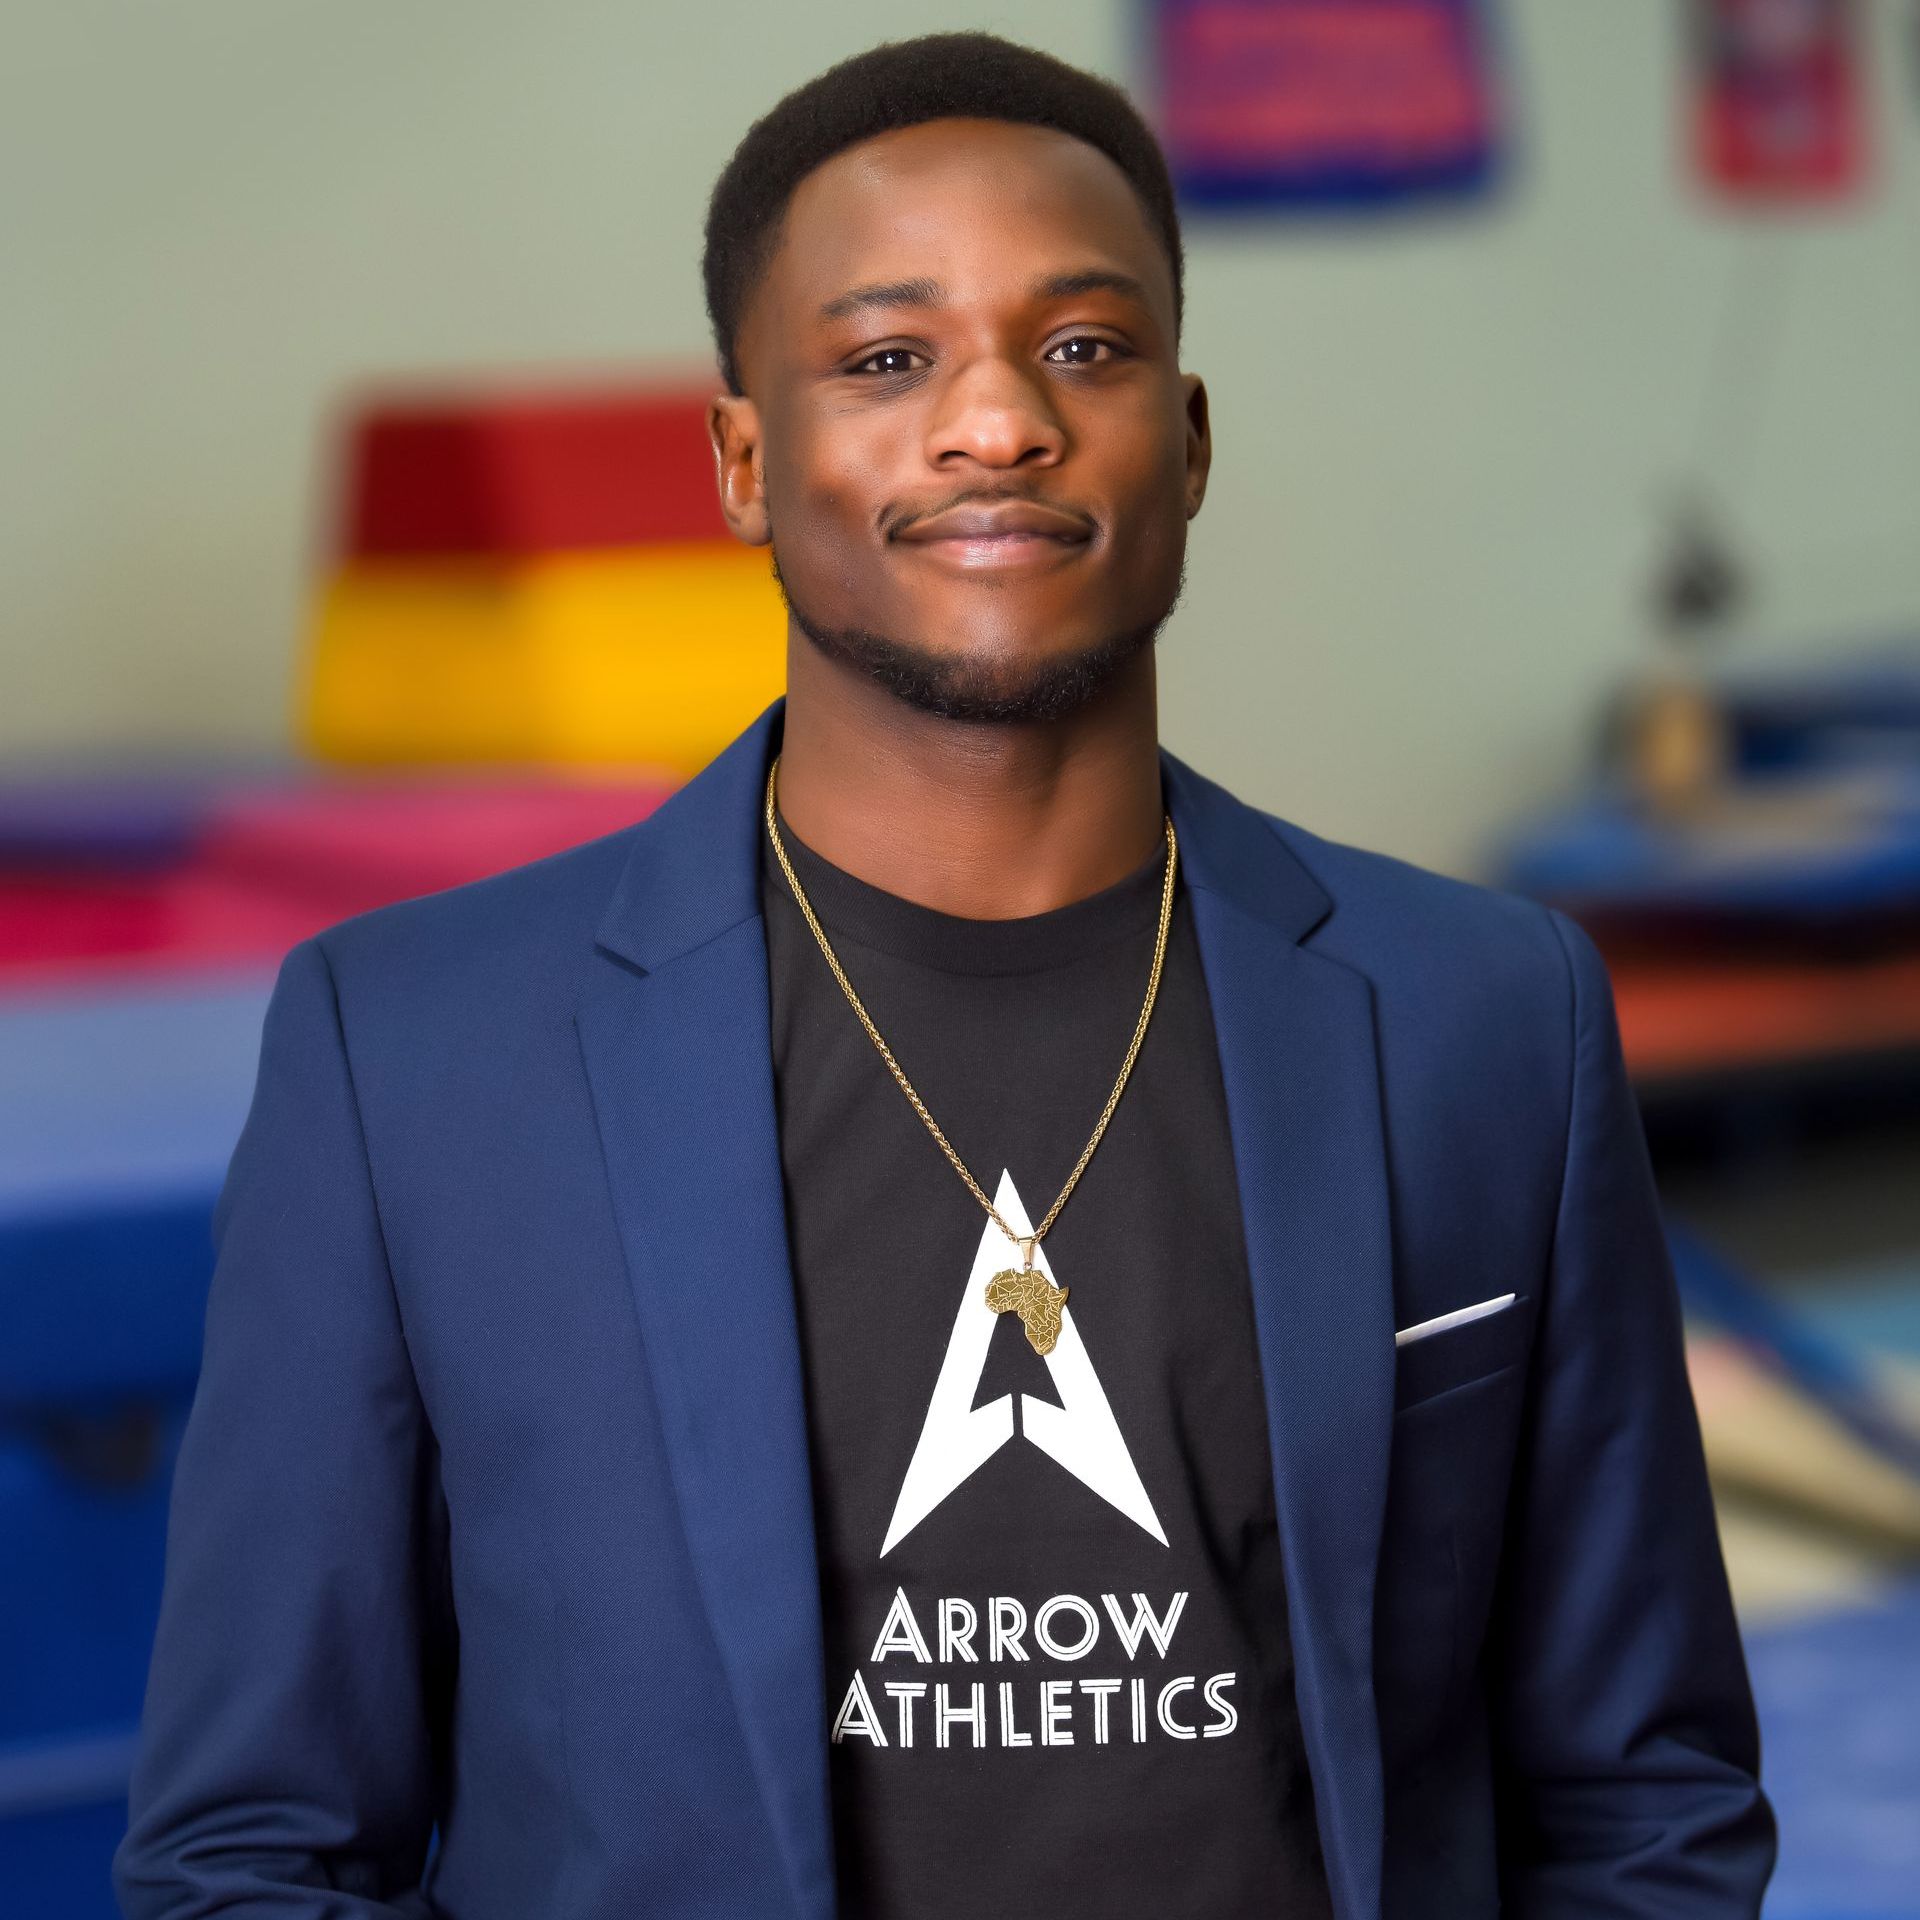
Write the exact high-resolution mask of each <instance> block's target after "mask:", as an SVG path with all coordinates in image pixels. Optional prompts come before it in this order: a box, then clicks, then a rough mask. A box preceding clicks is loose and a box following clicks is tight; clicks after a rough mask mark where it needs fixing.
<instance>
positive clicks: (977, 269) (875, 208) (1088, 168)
mask: <svg viewBox="0 0 1920 1920" xmlns="http://www.w3.org/2000/svg"><path fill="white" fill-rule="evenodd" d="M1099 266H1108V267H1114V268H1117V269H1119V270H1120V271H1122V272H1126V273H1129V274H1131V275H1133V276H1134V277H1135V278H1137V279H1139V280H1140V281H1142V282H1143V283H1144V284H1145V285H1146V286H1147V287H1148V288H1149V289H1150V290H1151V292H1152V295H1153V298H1154V302H1155V305H1156V307H1164V313H1163V314H1162V315H1161V317H1162V319H1163V321H1164V324H1165V326H1166V329H1167V333H1168V337H1169V338H1171V336H1172V330H1173V270H1172V266H1171V264H1170V263H1169V261H1168V260H1167V257H1166V252H1165V249H1164V247H1163V246H1162V244H1161V241H1160V238H1159V235H1158V233H1157V232H1156V231H1155V229H1154V228H1153V226H1152V225H1151V224H1150V223H1149V221H1148V218H1147V214H1146V210H1145V209H1144V208H1143V207H1142V206H1141V204H1140V200H1139V197H1138V196H1137V195H1136V194H1135V192H1134V189H1133V183H1132V182H1131V181H1130V180H1129V179H1128V178H1127V176H1126V175H1125V174H1124V173H1123V172H1122V171H1121V170H1120V168H1119V166H1118V165H1116V164H1115V162H1114V161H1112V160H1111V159H1109V158H1108V156H1107V155H1106V154H1104V153H1102V152H1101V151H1100V150H1099V148H1097V147H1093V146H1089V145H1088V144H1087V143H1086V142H1085V141H1084V140H1079V139H1076V138H1075V137H1074V136H1073V135H1071V134H1067V133H1061V132H1059V131H1058V130H1057V129H1055V128H1052V127H1034V126H1023V125H1016V124H1013V123H1011V122H1008V121H1003V120H975V119H960V118H954V119H947V120H929V121H925V122H923V123H921V124H920V125H917V126H912V127H900V128H897V129H894V130H893V131H890V132H887V133H882V134H876V135H874V136H873V137H872V138H871V139H867V140H862V141H860V142H858V143H857V144H856V145H854V146H851V147H848V148H846V149H845V150H844V151H843V152H840V153H837V154H835V155H834V156H833V158H832V159H830V160H826V161H823V162H822V163H821V164H820V165H819V166H818V167H816V168H815V169H814V170H813V171H812V172H811V173H810V174H808V175H807V176H806V178H805V179H803V180H802V181H801V182H800V184H799V185H798V186H797V187H796V188H795V189H794V192H793V196H792V199H791V200H790V201H789V203H788V206H787V211H786V216H785V219H784V220H783V222H782V225H781V231H780V240H779V244H778V247H777V248H776V250H775V253H774V256H773V259H772V261H771V262H770V263H769V266H768V270H767V274H766V278H765V280H764V282H763V283H762V285H761V287H760V289H759V291H758V293H757V295H756V297H755V299H754V301H753V302H752V306H753V309H754V313H753V317H754V319H755V320H756V321H758V322H759V323H761V325H762V326H764V328H765V329H766V330H767V332H768V334H769V336H770V337H771V336H773V335H774V334H776V333H777V334H779V335H784V336H791V335H793V334H794V333H796V332H798V331H800V330H802V329H808V328H811V327H813V326H815V325H816V324H818V316H819V309H820V308H821V306H822V305H823V304H824V303H825V302H827V301H829V300H831V299H833V298H834V297H835V295H837V294H839V293H843V292H844V291H846V289H847V288H849V287H853V286H858V285H862V284H866V283H869V282H873V281H881V280H894V279H899V278H903V277H911V276H917V275H924V276H927V277H930V278H934V279H938V280H941V281H943V282H946V283H948V284H949V285H950V286H953V287H954V288H955V289H956V291H955V294H954V297H955V298H958V297H960V294H959V292H958V288H959V287H960V285H962V284H967V285H971V286H973V287H975V288H976V289H981V290H984V289H985V288H987V287H988V286H991V285H995V284H1001V283H1004V284H1005V285H1006V286H1007V287H1009V288H1012V287H1015V286H1024V285H1026V284H1027V283H1028V282H1029V281H1030V280H1031V279H1032V278H1033V276H1034V275H1035V274H1036V273H1039V272H1042V271H1045V270H1048V269H1056V268H1073V269H1079V268H1086V267H1099Z"/></svg>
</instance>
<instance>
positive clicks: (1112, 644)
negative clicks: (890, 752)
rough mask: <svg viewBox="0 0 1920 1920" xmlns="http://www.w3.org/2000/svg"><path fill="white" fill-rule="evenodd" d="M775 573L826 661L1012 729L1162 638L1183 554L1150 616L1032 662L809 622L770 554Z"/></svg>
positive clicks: (1060, 709)
mask: <svg viewBox="0 0 1920 1920" xmlns="http://www.w3.org/2000/svg"><path fill="white" fill-rule="evenodd" d="M773 577H774V580H775V581H776V582H777V583H778V585H779V588H780V597H781V599H782V600H784V601H785V602H786V607H787V612H788V613H789V614H790V615H791V616H792V618H793V623H794V625H795V626H797V627H798V628H799V629H800V631H801V632H802V633H804V634H805V635H806V636H807V638H808V639H809V640H810V641H812V643H813V644H814V646H816V647H817V648H818V649H819V650H820V652H821V653H823V654H825V655H826V657H827V658H828V659H829V660H834V661H838V662H839V663H840V664H841V665H842V666H846V667H851V668H852V669H853V670H854V671H855V672H857V673H860V674H864V675H865V676H866V678H868V679H869V680H871V681H873V682H874V684H875V685H877V686H880V687H883V688H885V690H886V691H887V692H888V693H890V694H892V695H893V696H894V698H895V699H897V700H904V701H905V702H906V703H907V705H908V706H910V707H914V708H917V709H918V710H919V711H920V712H922V713H930V714H932V715H934V716H935V717H936V718H938V719H941V720H961V721H968V722H972V723H974V724H977V725H987V726H1011V725H1018V724H1020V723H1022V722H1031V721H1056V720H1064V719H1066V718H1067V717H1068V716H1069V715H1071V714H1075V713H1078V712H1080V711H1081V710H1082V709H1083V708H1086V707H1089V706H1091V705H1092V704H1093V702H1094V701H1095V700H1097V699H1098V698H1099V697H1100V695H1101V694H1102V693H1104V692H1105V691H1106V689H1107V688H1108V687H1109V686H1111V685H1112V684H1113V682H1114V681H1115V680H1116V679H1117V678H1118V677H1119V675H1120V673H1121V672H1122V670H1123V669H1124V668H1125V667H1126V666H1127V665H1128V663H1129V662H1130V661H1132V660H1133V659H1134V658H1135V656H1136V655H1138V654H1141V653H1144V652H1145V651H1146V650H1147V648H1149V647H1150V646H1152V645H1153V643H1154V641H1155V640H1156V639H1157V638H1158V637H1159V633H1160V629H1161V628H1162V627H1163V626H1165V625H1166V622H1167V617H1168V615H1170V614H1171V613H1172V612H1173V609H1174V607H1175V606H1176V605H1177V604H1178V603H1179V599H1180V594H1181V591H1182V589H1183V588H1184V587H1185V586H1186V581H1187V569H1186V561H1185V558H1184V557H1183V558H1182V560H1181V563H1180V574H1179V578H1178V579H1177V580H1176V581H1175V583H1174V589H1173V592H1172V594H1171V595H1170V596H1169V598H1168V600H1167V604H1166V605H1165V606H1164V607H1162V608H1161V609H1160V611H1159V612H1158V613H1157V614H1156V615H1155V616H1154V617H1153V618H1152V619H1151V620H1148V621H1144V622H1142V623H1141V624H1140V625H1138V626H1131V627H1126V628H1123V629H1122V630H1121V631H1120V632H1118V633H1112V634H1108V635H1106V636H1105V637H1104V638H1102V639H1099V640H1096V641H1094V642H1092V643H1091V644H1090V645H1088V646H1085V647H1082V648H1080V649H1079V650H1078V651H1077V652H1074V653H1070V654H1066V655H1064V656H1063V657H1061V658H1059V659H1054V660H1042V661H1038V662H1036V663H1034V664H1032V665H1031V666H1027V667H1024V668H1022V667H1020V666H1018V665H1015V666H1011V667H1010V666H1008V665H1007V664H1006V663H1004V662H994V663H988V662H983V661H978V660H969V659H966V658H955V657H953V656H952V655H948V654H940V653H935V652H933V651H931V650H930V649H929V648H926V647H922V646H918V645H916V644H915V643H914V642H913V641H911V640H902V639H900V638H898V637H897V636H895V635H892V634H885V633H876V632H874V631H873V629H872V628H870V627H833V626H828V625H827V624H826V623H825V622H824V621H820V620H816V619H814V618H813V617H812V616H811V615H810V614H809V613H808V612H807V611H806V609H805V608H804V607H802V606H801V605H800V603H799V601H797V600H796V599H795V598H794V597H793V593H792V591H791V590H790V589H789V587H788V586H787V583H786V581H785V580H784V579H783V578H782V577H781V573H780V558H779V553H778V551H777V549H776V551H775V553H774V557H773Z"/></svg>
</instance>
